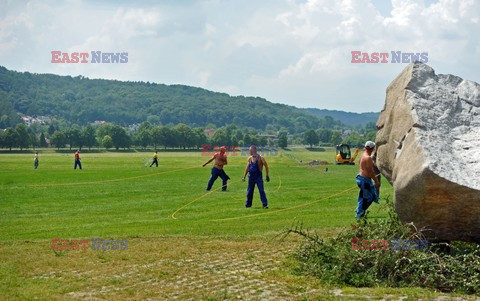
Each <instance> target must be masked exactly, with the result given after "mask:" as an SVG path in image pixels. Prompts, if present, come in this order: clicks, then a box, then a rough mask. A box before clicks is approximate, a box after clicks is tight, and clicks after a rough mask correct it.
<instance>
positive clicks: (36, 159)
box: [33, 152, 38, 169]
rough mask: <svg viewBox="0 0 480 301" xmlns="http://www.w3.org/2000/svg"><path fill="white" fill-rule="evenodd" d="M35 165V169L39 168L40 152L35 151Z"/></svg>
mask: <svg viewBox="0 0 480 301" xmlns="http://www.w3.org/2000/svg"><path fill="white" fill-rule="evenodd" d="M33 167H34V168H35V169H37V168H38V152H35V156H34V157H33Z"/></svg>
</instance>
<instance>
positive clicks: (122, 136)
mask: <svg viewBox="0 0 480 301" xmlns="http://www.w3.org/2000/svg"><path fill="white" fill-rule="evenodd" d="M110 137H112V143H113V146H114V147H115V149H116V150H118V149H119V148H121V147H122V148H127V147H130V145H131V143H132V141H131V138H130V136H128V134H127V132H126V131H125V129H124V128H122V127H121V126H118V125H115V126H113V128H112V129H111V132H110Z"/></svg>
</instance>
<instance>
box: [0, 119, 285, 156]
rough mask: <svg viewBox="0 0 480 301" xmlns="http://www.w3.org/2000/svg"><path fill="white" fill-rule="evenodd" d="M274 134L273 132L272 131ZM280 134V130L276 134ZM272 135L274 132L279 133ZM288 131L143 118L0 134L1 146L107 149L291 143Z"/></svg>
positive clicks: (18, 127)
mask: <svg viewBox="0 0 480 301" xmlns="http://www.w3.org/2000/svg"><path fill="white" fill-rule="evenodd" d="M272 134H273V133H272ZM275 135H276V134H275ZM275 135H272V136H275ZM287 139H288V138H287V131H286V130H282V131H280V132H279V133H278V139H276V138H272V137H270V138H267V137H266V136H261V135H259V132H258V131H256V130H254V129H246V128H239V127H237V126H235V125H228V126H225V127H222V128H218V129H216V130H215V132H214V134H213V136H212V137H210V138H208V137H207V135H206V134H205V131H204V128H192V127H190V126H188V125H186V124H177V125H175V126H155V125H152V124H150V123H149V122H143V123H142V124H140V125H139V126H138V128H137V129H136V130H135V131H131V130H129V129H128V128H124V127H121V126H119V125H115V124H111V123H105V124H102V125H100V126H92V125H90V124H88V125H86V126H84V127H80V126H78V125H73V126H70V127H67V128H63V129H60V128H56V127H55V126H53V125H50V126H49V127H48V128H46V127H43V128H40V130H39V129H38V128H35V127H26V126H25V125H24V124H22V123H20V124H17V125H16V126H15V127H8V128H6V129H5V130H3V132H2V133H1V135H0V147H1V148H7V149H10V150H11V149H12V148H19V149H20V150H23V149H25V148H30V147H32V148H36V147H47V146H48V143H47V142H49V144H50V146H51V147H55V148H57V149H61V148H65V147H66V146H68V147H69V149H72V148H75V149H82V148H89V149H91V148H92V147H102V148H105V149H111V148H114V149H116V150H119V149H127V148H131V147H141V148H144V149H146V148H147V147H153V148H154V149H157V148H165V149H166V148H182V149H187V148H197V149H200V148H201V147H202V145H203V144H212V145H217V146H220V145H229V146H246V145H252V144H254V145H258V146H274V145H275V146H280V147H286V146H287V144H288V140H287Z"/></svg>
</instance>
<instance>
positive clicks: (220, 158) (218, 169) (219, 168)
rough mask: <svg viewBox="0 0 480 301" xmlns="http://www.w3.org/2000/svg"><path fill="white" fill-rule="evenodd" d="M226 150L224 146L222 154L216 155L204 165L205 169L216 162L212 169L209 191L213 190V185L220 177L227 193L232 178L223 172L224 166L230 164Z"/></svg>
mask: <svg viewBox="0 0 480 301" xmlns="http://www.w3.org/2000/svg"><path fill="white" fill-rule="evenodd" d="M225 150H226V148H225V146H222V147H221V148H220V153H215V154H214V155H213V157H212V158H211V159H210V160H208V161H207V162H205V164H203V165H202V166H203V167H205V165H207V164H208V163H210V162H212V161H213V160H215V166H213V168H212V175H211V176H210V180H208V184H207V191H210V189H212V186H213V183H215V181H216V180H217V178H218V177H220V178H221V179H222V181H223V183H222V191H227V181H228V180H230V177H229V176H228V175H227V174H226V173H225V171H224V170H223V166H224V165H227V164H228V162H227V155H226V154H225Z"/></svg>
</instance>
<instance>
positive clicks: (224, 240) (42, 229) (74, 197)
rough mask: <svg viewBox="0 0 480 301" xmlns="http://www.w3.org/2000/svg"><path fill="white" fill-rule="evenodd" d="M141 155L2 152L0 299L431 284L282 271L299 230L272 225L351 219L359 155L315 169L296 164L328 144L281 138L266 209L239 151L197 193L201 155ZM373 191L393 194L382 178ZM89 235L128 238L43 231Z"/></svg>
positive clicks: (288, 292) (210, 296)
mask: <svg viewBox="0 0 480 301" xmlns="http://www.w3.org/2000/svg"><path fill="white" fill-rule="evenodd" d="M151 155H152V153H151V152H138V151H130V152H98V151H97V152H91V153H88V152H86V151H85V152H83V154H82V164H83V168H84V169H83V170H73V152H71V153H66V152H55V151H53V150H41V151H40V167H39V169H37V170H34V169H33V155H32V153H18V152H17V153H8V152H2V153H1V154H0V216H1V218H0V300H2V299H18V300H24V299H34V298H36V299H40V300H46V299H49V300H51V299H53V300H57V299H62V300H63V299H85V298H92V299H95V298H100V299H135V300H139V299H147V298H153V299H171V298H174V297H178V298H179V299H188V298H193V299H201V300H223V299H238V298H240V299H248V300H262V299H264V298H265V296H276V298H277V299H299V300H317V299H330V300H338V299H345V300H352V299H353V300H355V299H359V298H360V299H361V298H364V297H365V295H367V296H373V298H374V299H381V298H383V296H384V295H385V294H390V295H392V296H394V297H396V298H398V296H407V297H408V298H412V299H417V297H418V296H422V295H423V296H428V297H427V298H430V297H435V296H437V295H438V294H437V293H435V292H433V291H429V290H424V289H418V288H415V289H402V288H401V289H388V288H373V289H368V290H360V289H356V288H348V287H347V288H334V287H329V286H325V285H324V284H322V283H320V282H319V281H318V280H317V279H314V278H309V277H305V276H299V275H294V274H293V273H292V272H291V269H290V267H289V263H288V260H289V259H288V254H289V253H290V252H291V251H292V250H293V249H295V248H296V246H297V245H298V244H299V240H298V239H295V238H289V239H288V240H287V241H281V240H279V237H280V235H279V234H281V233H282V231H284V230H286V229H288V228H290V227H291V226H292V225H298V224H303V227H304V228H310V229H315V230H317V231H318V232H319V233H322V234H323V235H326V236H331V235H333V234H335V233H338V232H339V231H341V230H342V229H343V228H344V227H346V226H348V225H350V224H351V223H352V222H353V221H354V218H353V216H354V214H355V213H354V210H355V207H356V198H357V193H358V191H357V189H356V188H355V180H354V177H355V175H356V173H357V172H358V166H336V165H328V168H329V172H328V173H324V172H323V171H322V167H321V166H313V167H309V166H307V165H306V164H304V163H306V162H309V161H312V160H319V161H328V162H333V160H334V150H333V149H326V150H325V151H319V150H318V149H317V150H306V149H304V148H291V149H290V150H288V151H281V152H279V154H278V156H275V157H266V159H267V161H268V164H269V166H270V178H271V182H270V183H265V187H266V194H267V198H268V200H269V206H270V209H267V210H264V209H262V208H261V202H260V200H259V195H258V192H257V191H256V193H255V196H254V203H253V208H251V209H246V208H245V207H244V202H245V192H246V186H247V183H245V182H241V177H242V175H243V171H244V168H245V164H246V157H240V156H237V157H230V158H229V165H228V166H226V172H227V173H228V174H229V176H230V177H231V178H232V180H231V183H230V184H229V186H228V191H227V192H222V191H220V190H219V188H220V185H221V182H220V179H218V180H217V182H216V183H215V185H214V189H216V191H213V192H211V193H210V194H206V192H205V187H206V184H207V181H208V179H209V176H210V168H211V167H212V165H209V166H207V167H205V168H202V167H201V165H202V164H203V163H204V162H205V161H206V160H207V159H208V157H204V156H201V152H160V153H159V162H160V166H159V167H158V168H155V167H152V168H148V167H144V166H145V162H146V161H147V160H149V159H150V157H151ZM299 160H302V162H303V163H302V164H301V163H299ZM350 188H353V189H352V190H350V191H348V192H346V193H343V194H339V195H335V196H332V195H334V194H336V193H338V192H342V191H345V190H347V189H350ZM381 193H382V196H383V197H385V196H389V195H390V196H391V195H392V188H391V186H390V185H388V183H387V182H386V181H384V183H383V186H382V192H381ZM302 205H306V206H302ZM179 209H181V210H179ZM385 209H386V208H385V207H384V206H383V205H380V206H379V205H376V204H374V205H372V207H371V212H370V217H376V218H378V219H383V218H386V217H387V213H386V210H385ZM174 213H175V217H176V219H173V218H172V214H174ZM232 218H234V219H232ZM219 219H225V220H219ZM93 237H100V238H104V239H108V238H113V239H128V250H125V251H93V250H85V251H81V250H79V251H64V252H57V254H55V253H54V252H53V251H52V250H51V241H50V240H51V239H52V238H62V239H90V238H93ZM346 243H347V244H348V243H350V242H346ZM339 291H340V294H339V293H338V292H339ZM265 294H267V295H265Z"/></svg>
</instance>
